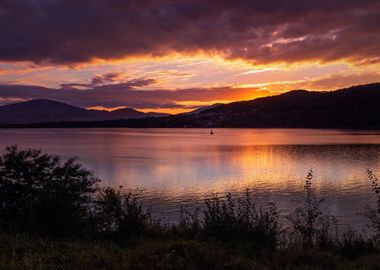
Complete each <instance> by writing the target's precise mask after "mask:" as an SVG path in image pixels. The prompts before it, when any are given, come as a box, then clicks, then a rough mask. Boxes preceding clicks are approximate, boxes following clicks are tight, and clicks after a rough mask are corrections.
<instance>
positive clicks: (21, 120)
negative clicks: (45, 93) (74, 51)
mask: <svg viewBox="0 0 380 270" xmlns="http://www.w3.org/2000/svg"><path fill="white" fill-rule="evenodd" d="M163 116H168V115H167V114H160V113H143V112H140V111H137V110H134V109H131V108H125V109H119V110H115V111H111V112H108V111H99V110H87V109H83V108H79V107H75V106H71V105H68V104H65V103H62V102H58V101H54V100H47V99H36V100H31V101H26V102H21V103H14V104H9V105H4V106H1V107H0V123H2V124H26V123H43V122H73V121H104V120H117V119H137V118H144V117H163Z"/></svg>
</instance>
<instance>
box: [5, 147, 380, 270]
mask: <svg viewBox="0 0 380 270" xmlns="http://www.w3.org/2000/svg"><path fill="white" fill-rule="evenodd" d="M312 177H313V174H312V171H310V172H309V174H308V176H307V178H306V182H305V186H304V192H305V200H304V202H303V204H302V205H300V206H299V207H298V208H296V209H295V210H294V212H293V213H292V214H291V215H289V216H287V217H286V218H287V220H288V221H289V224H290V227H289V228H287V227H285V226H284V225H283V224H281V223H280V221H279V220H280V219H279V218H280V216H279V213H278V211H277V208H276V206H275V204H273V203H271V204H269V205H268V207H266V208H265V210H264V209H258V208H257V207H256V206H255V204H254V203H253V201H252V199H253V197H252V195H251V194H250V193H249V191H247V192H246V193H245V196H244V197H243V198H239V197H234V196H232V195H231V194H227V195H226V196H224V197H220V196H217V195H216V194H214V195H213V196H211V197H209V198H206V199H205V204H204V208H203V211H202V212H201V211H200V210H196V211H194V212H187V211H183V212H182V213H181V218H180V220H179V222H178V224H177V225H174V226H168V225H164V224H162V223H160V222H158V221H155V220H153V219H152V218H151V216H150V214H149V212H148V211H146V210H144V208H143V205H142V203H141V200H140V199H139V196H138V194H137V193H128V192H127V193H126V192H123V190H122V189H117V190H115V189H112V188H102V187H100V186H99V185H98V182H99V180H98V179H97V178H96V177H94V176H93V174H92V173H91V172H90V171H88V170H86V169H84V168H82V166H81V165H80V164H78V163H77V162H76V161H75V159H69V160H68V161H65V162H62V161H61V159H60V158H59V157H57V156H53V155H46V154H43V153H41V151H40V150H31V149H29V150H19V149H18V148H17V147H16V146H10V147H8V148H7V152H6V154H4V155H3V156H2V157H0V230H1V231H2V232H3V234H2V235H0V236H1V237H0V241H2V242H3V243H1V244H0V256H1V257H0V269H26V268H31V269H33V268H37V269H57V268H58V269H79V268H80V269H115V268H119V269H123V268H124V267H127V266H128V269H179V268H181V269H207V268H214V269H225V268H229V269H255V268H258V269H265V268H267V267H269V268H268V269H308V268H307V267H308V266H310V269H321V268H327V269H350V268H351V269H360V268H362V269H379V268H376V267H380V266H379V265H378V264H377V263H373V264H371V263H369V262H368V261H366V259H365V258H366V256H367V257H368V258H376V259H379V255H376V254H379V248H380V247H379V242H378V240H377V239H378V237H379V236H380V188H379V187H378V180H377V178H376V176H375V175H374V174H373V173H372V172H369V179H370V180H371V183H372V189H373V191H374V194H375V195H376V196H377V198H378V200H377V205H376V206H375V208H373V207H372V208H371V207H369V206H368V207H367V211H366V212H365V214H364V215H365V216H366V217H367V218H368V220H369V226H370V227H371V228H372V229H373V231H374V237H373V238H368V237H364V236H362V235H361V234H359V233H358V232H357V231H353V230H348V231H347V232H345V233H343V234H342V235H340V236H338V235H337V232H336V227H335V226H336V223H337V221H336V219H335V217H333V216H332V215H330V214H329V213H328V212H325V211H323V210H322V207H321V205H322V203H323V199H320V198H318V196H317V195H316V194H315V191H314V189H313V188H312ZM27 235H30V236H27ZM111 258H112V259H111ZM363 258H364V259H363ZM111 260H112V262H111ZM371 267H372V268H371Z"/></svg>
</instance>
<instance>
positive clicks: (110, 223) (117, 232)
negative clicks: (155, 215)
mask: <svg viewBox="0 0 380 270" xmlns="http://www.w3.org/2000/svg"><path fill="white" fill-rule="evenodd" d="M137 195H138V194H137V193H133V192H123V190H122V189H120V190H114V189H112V188H104V189H100V190H99V193H98V196H97V200H96V208H95V215H94V216H95V218H96V221H97V226H98V228H97V231H98V233H100V234H102V235H106V236H107V235H108V236H111V237H113V238H117V239H129V238H131V237H136V236H140V235H142V234H143V233H147V230H148V228H149V226H150V224H151V223H152V221H151V218H150V214H149V213H148V212H147V211H144V210H143V207H142V204H141V202H140V200H139V197H138V196H137Z"/></svg>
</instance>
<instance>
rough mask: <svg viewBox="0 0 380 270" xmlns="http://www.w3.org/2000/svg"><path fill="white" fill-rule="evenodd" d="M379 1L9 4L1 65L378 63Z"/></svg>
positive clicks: (0, 35) (5, 0)
mask: <svg viewBox="0 0 380 270" xmlns="http://www.w3.org/2000/svg"><path fill="white" fill-rule="evenodd" d="M379 27H380V1H378V0H360V1H357V0H334V1H332V0H319V1H310V0H287V1H284V0H277V1H271V0H240V1H230V0H228V1H227V0H208V1H205V0H176V1H170V0H140V1H126V0H107V1H106V0H97V1H90V0H86V1H84V0H2V1H1V2H0V40H1V42H0V59H1V60H4V61H16V60H31V61H34V62H36V63H40V64H41V63H79V62H85V61H88V60H90V59H93V58H102V59H113V58H120V57H124V56H131V55H141V54H144V55H146V54H148V55H164V54H167V53H169V52H172V51H178V52H195V51H198V50H201V51H204V52H211V53H212V52H217V53H220V54H223V55H224V56H225V57H226V58H244V59H247V60H249V61H252V62H258V63H268V62H274V61H290V62H292V61H304V60H321V61H331V60H336V59H343V58H349V59H351V60H352V61H357V62H359V61H360V62H363V61H364V62H365V61H367V62H368V63H369V62H373V61H375V62H377V61H378V60H379V58H378V55H379V54H380V34H379Z"/></svg>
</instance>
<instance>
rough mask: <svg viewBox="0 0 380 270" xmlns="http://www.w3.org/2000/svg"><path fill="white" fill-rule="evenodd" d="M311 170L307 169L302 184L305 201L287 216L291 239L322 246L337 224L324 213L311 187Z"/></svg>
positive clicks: (327, 241) (329, 238)
mask: <svg viewBox="0 0 380 270" xmlns="http://www.w3.org/2000/svg"><path fill="white" fill-rule="evenodd" d="M312 179H313V171H311V170H310V171H309V173H308V175H307V177H306V182H305V186H304V191H305V201H304V204H303V206H302V207H299V208H296V209H295V211H294V212H293V214H292V215H289V216H287V219H288V220H289V221H290V223H291V227H292V228H291V229H292V231H291V241H295V242H297V243H298V242H301V243H302V245H303V246H309V247H310V246H312V245H314V244H317V245H320V246H323V245H326V244H328V243H329V241H330V240H331V235H330V232H331V229H332V226H333V225H336V224H337V221H336V219H335V217H334V216H332V215H330V214H328V213H324V212H323V211H322V209H321V204H322V203H323V202H324V199H319V198H318V197H317V196H316V195H315V192H314V189H313V188H312Z"/></svg>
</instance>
